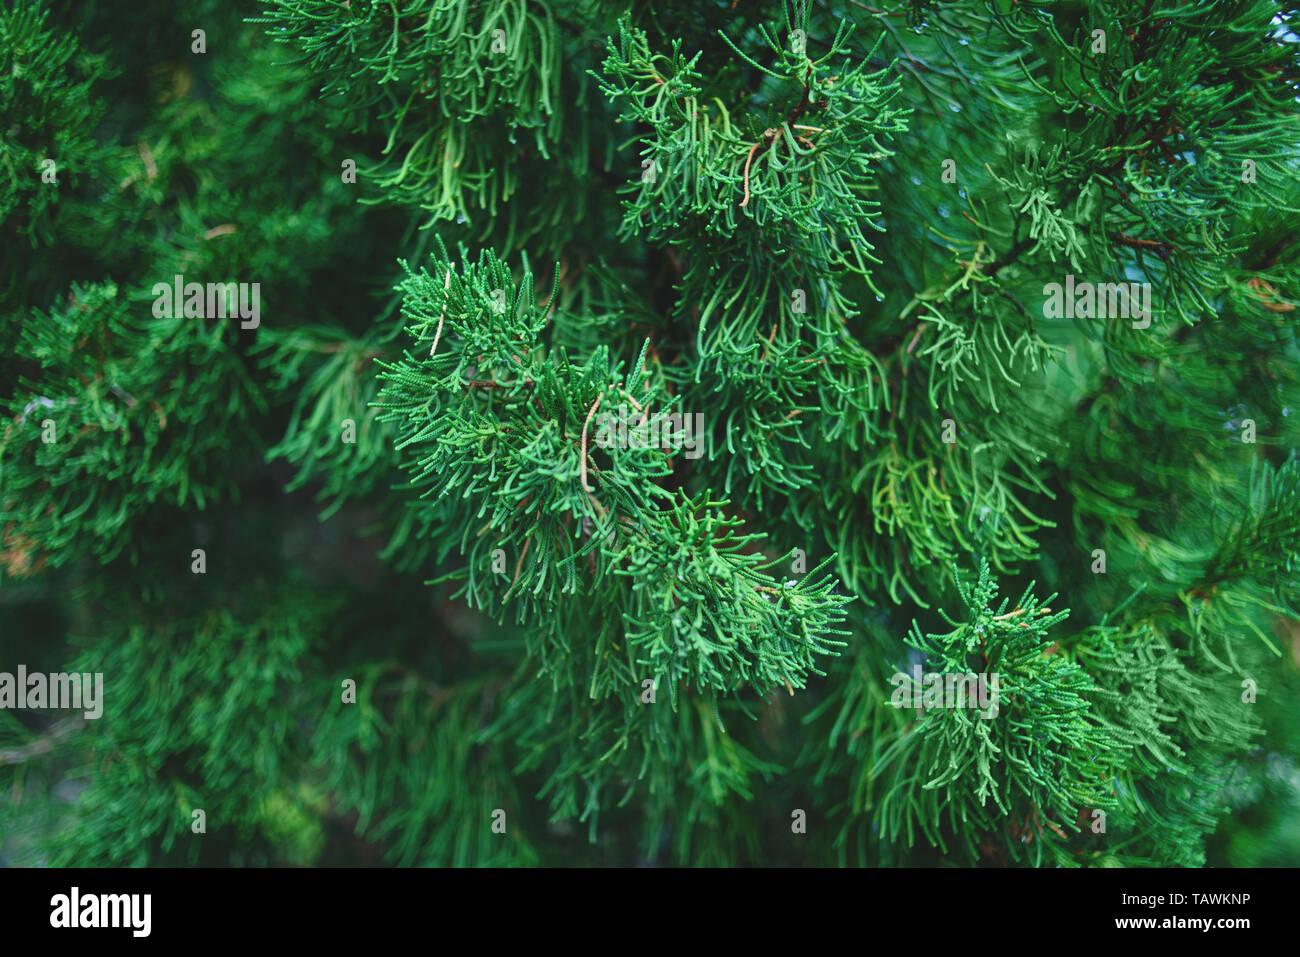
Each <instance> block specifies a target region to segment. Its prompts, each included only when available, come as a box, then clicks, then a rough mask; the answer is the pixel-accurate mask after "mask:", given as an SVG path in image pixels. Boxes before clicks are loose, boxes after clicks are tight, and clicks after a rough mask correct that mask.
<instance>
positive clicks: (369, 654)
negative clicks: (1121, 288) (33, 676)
mask: <svg viewBox="0 0 1300 957" xmlns="http://www.w3.org/2000/svg"><path fill="white" fill-rule="evenodd" d="M1298 13H1300V11H1297V9H1296V8H1294V7H1291V6H1288V5H1285V4H1279V3H1273V2H1262V0H1248V2H1242V0H1232V2H1222V3H1215V4H1196V3H1187V4H1182V5H1176V4H1167V5H1157V4H1153V3H1150V2H1147V0H1104V2H1095V3H1083V2H1062V3H1048V2H1043V3H1034V2H1024V0H1021V2H1011V0H995V2H987V3H986V2H976V0H960V2H956V3H945V4H933V3H928V2H909V3H901V2H890V0H877V2H875V3H866V2H858V0H807V2H805V3H789V2H787V3H764V4H756V3H749V2H741V3H735V2H733V0H692V2H686V0H631V2H628V0H622V2H613V0H608V2H607V0H403V2H399V3H382V4H380V3H370V2H366V0H350V2H346V3H344V2H332V0H267V2H263V3H259V4H250V3H242V2H241V3H232V2H220V0H186V2H184V3H175V4H135V3H126V2H111V3H104V2H96V0H80V2H77V3H62V4H53V3H46V2H44V0H0V253H2V258H0V313H2V316H0V318H2V319H3V322H0V404H3V407H4V410H3V412H4V425H3V434H2V435H0V605H3V609H4V613H3V614H2V615H0V671H9V672H12V671H14V670H15V669H16V667H17V665H18V664H19V663H21V664H24V665H26V666H27V668H28V670H29V671H38V670H39V671H46V672H49V671H62V670H71V669H76V670H84V671H88V672H102V673H103V674H104V677H105V688H106V695H107V700H106V702H105V714H104V716H103V717H102V718H101V719H99V720H96V721H84V720H79V719H78V717H77V715H76V714H73V713H69V712H60V711H52V710H44V711H15V710H0V863H3V864H7V865H28V864H79V865H107V864H199V863H202V864H299V865H310V864H420V865H430V864H432V865H528V864H536V863H545V864H579V865H581V864H640V863H649V864H678V863H682V864H854V865H898V864H940V865H950V866H969V865H984V866H1006V865H1029V866H1057V865H1061V866H1144V865H1153V864H1164V865H1170V864H1172V865H1180V866H1199V865H1202V864H1210V865H1216V866H1251V865H1264V866H1276V865H1294V864H1296V863H1300V761H1298V759H1297V755H1298V754H1300V721H1298V720H1297V708H1298V707H1300V706H1298V705H1297V702H1298V701H1300V697H1298V692H1300V676H1298V674H1297V668H1298V667H1300V612H1298V611H1297V608H1298V607H1300V605H1298V604H1297V599H1300V461H1298V460H1297V458H1296V455H1295V450H1296V448H1297V428H1296V422H1297V419H1300V415H1297V410H1300V392H1298V391H1297V378H1298V373H1300V343H1298V340H1297V326H1296V316H1297V311H1296V307H1295V304H1296V303H1297V302H1300V243H1298V242H1297V237H1300V131H1298V129H1297V92H1298V91H1297V84H1298V83H1300V59H1298V57H1297V50H1298V48H1297V42H1300V38H1298V37H1297V35H1296V25H1297V19H1298ZM195 30H202V31H203V44H204V50H203V52H201V53H199V52H195V49H194V44H195V37H194V33H193V31H195ZM1097 30H1101V31H1102V32H1103V34H1104V37H1103V39H1104V44H1105V48H1104V50H1099V49H1098V48H1097V45H1096V43H1097V37H1096V34H1095V32H1094V31H1097ZM46 159H53V160H54V161H55V169H56V171H57V172H56V178H57V182H55V183H49V182H45V181H43V178H42V169H43V161H44V160H46ZM946 160H951V161H952V162H951V165H950V166H949V165H947V164H945V161H946ZM349 163H351V164H354V165H355V169H356V176H355V178H354V181H350V180H352V179H353V178H352V177H349V176H345V175H344V173H345V171H346V170H347V169H348V168H349ZM948 169H950V170H951V171H952V172H953V174H954V175H952V176H945V171H946V170H948ZM1247 169H1249V170H1250V172H1249V174H1247V173H1246V172H1245V171H1246V170H1247ZM177 274H184V275H185V276H186V278H187V279H188V278H193V279H197V280H198V281H201V282H226V281H235V282H246V283H254V282H256V283H259V284H260V290H261V316H260V324H259V326H258V328H256V329H241V328H240V324H239V322H238V321H234V320H229V319H215V318H201V317H188V318H176V319H169V318H165V317H159V316H156V315H155V314H154V311H153V308H152V300H153V296H152V293H151V290H152V288H153V286H154V284H155V283H157V282H170V281H171V279H172V277H173V276H175V275H177ZM1067 274H1070V275H1074V276H1075V277H1076V278H1077V279H1079V280H1080V281H1096V282H1113V281H1122V280H1127V281H1132V282H1149V283H1150V284H1151V287H1152V298H1151V302H1152V307H1153V308H1152V316H1151V320H1152V321H1151V324H1150V326H1149V327H1148V328H1144V329H1140V328H1134V326H1133V324H1132V323H1131V322H1130V321H1128V320H1127V319H1119V318H1114V317H1111V318H1105V317H1102V318H1094V317H1082V318H1052V317H1049V316H1048V315H1046V314H1045V313H1044V312H1043V300H1044V291H1043V287H1044V285H1045V284H1047V283H1051V282H1058V283H1061V282H1064V281H1065V277H1066V275H1067ZM620 403H622V404H630V405H632V406H634V407H636V408H644V409H648V410H651V413H652V414H654V415H663V414H664V413H668V412H673V411H677V412H686V413H694V412H702V413H704V422H705V429H706V438H707V440H708V443H707V445H708V447H707V452H706V454H705V455H703V456H702V457H700V458H688V457H686V456H685V455H683V454H682V453H681V452H680V451H679V452H676V453H674V452H672V451H671V449H668V450H665V449H661V448H650V449H636V448H632V449H603V448H597V447H596V444H595V443H594V442H593V441H590V439H591V437H592V435H594V430H592V427H591V423H592V422H593V421H594V420H593V418H592V416H593V415H594V412H595V410H596V409H597V408H600V409H604V410H612V409H614V408H615V407H616V406H617V405H618V404H620ZM345 420H350V421H351V423H352V424H353V426H354V428H355V442H345V441H343V438H342V436H343V434H344V433H343V430H344V427H345V426H344V423H345ZM46 422H52V423H53V428H54V431H55V435H56V437H57V438H56V441H54V442H53V443H46V442H43V441H42V440H41V434H42V430H43V429H44V428H45V424H44V423H46ZM954 434H955V440H953V441H949V439H950V438H952V437H953V435H954ZM1244 439H1251V440H1253V441H1249V440H1244ZM195 549H202V550H203V552H204V555H205V560H206V570H205V572H204V573H203V574H195V573H194V572H193V571H192V563H193V561H194V558H193V552H194V550H195ZM498 549H499V550H500V551H499V552H498V551H497V550H498ZM1098 549H1100V550H1102V551H1104V553H1105V566H1106V567H1105V572H1104V574H1103V573H1098V571H1097V570H1096V568H1097V565H1096V562H1097V550H1098ZM500 556H504V561H505V571H504V572H502V571H500V570H499V567H500V565H499V563H500V561H501V558H500ZM916 665H921V666H923V667H924V668H925V669H926V670H951V671H966V670H976V671H990V672H991V671H997V672H999V673H1000V674H1001V675H1002V676H1003V682H1002V689H1001V690H1002V694H1003V696H1004V700H1003V702H1002V705H1001V709H1000V714H999V716H998V717H997V718H995V719H993V720H991V721H983V720H981V719H978V718H976V717H974V716H973V715H972V713H971V712H969V711H963V710H956V711H943V710H934V709H930V710H926V711H924V712H921V713H918V712H915V711H910V710H907V711H904V710H898V709H895V708H892V707H890V706H889V700H890V695H891V692H892V691H893V687H892V685H891V684H890V678H891V676H892V675H893V674H894V673H895V672H897V671H900V670H905V671H910V669H911V668H912V667H913V666H916ZM346 679H351V680H353V681H355V682H356V687H357V696H356V701H355V703H347V704H345V703H343V702H342V700H341V685H342V682H343V681H344V680H346ZM647 679H649V680H652V681H653V682H655V691H656V699H655V702H654V703H653V704H647V703H644V702H643V700H642V695H643V693H644V685H643V682H644V681H646V680H647ZM1243 682H1251V683H1253V685H1254V687H1255V688H1257V698H1256V700H1255V701H1254V702H1253V703H1246V702H1245V701H1243V690H1244V689H1243ZM195 809H202V810H203V811H204V812H205V814H206V818H207V832H206V833H204V834H194V833H192V831H191V820H192V817H191V813H192V812H193V811H194V810H195ZM795 809H801V810H803V811H804V812H805V813H806V815H807V819H808V826H807V833H793V832H792V829H791V813H792V811H794V810H795ZM497 810H502V811H504V812H505V815H506V821H507V829H506V832H505V833H504V834H499V833H494V832H493V830H492V826H491V825H492V821H493V815H494V812H496V811H497ZM1096 811H1104V812H1105V815H1106V825H1107V826H1106V830H1105V832H1104V833H1095V832H1094V831H1093V828H1092V826H1091V825H1092V822H1093V821H1094V819H1095V813H1094V812H1096Z"/></svg>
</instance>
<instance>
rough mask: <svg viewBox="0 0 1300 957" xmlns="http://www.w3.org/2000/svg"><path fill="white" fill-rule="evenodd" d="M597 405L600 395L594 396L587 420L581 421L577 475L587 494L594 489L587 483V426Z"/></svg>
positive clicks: (598, 404)
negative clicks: (580, 453) (579, 456)
mask: <svg viewBox="0 0 1300 957" xmlns="http://www.w3.org/2000/svg"><path fill="white" fill-rule="evenodd" d="M599 407H600V396H596V401H595V402H593V403H591V408H590V409H588V410H587V421H585V422H583V423H582V464H581V465H580V466H579V472H578V477H579V478H580V479H581V481H582V490H583V491H584V492H587V493H589V494H590V493H591V492H594V491H595V489H594V488H592V487H591V486H590V485H588V484H587V426H589V425H591V417H592V416H593V415H595V414H596V409H598V408H599Z"/></svg>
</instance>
